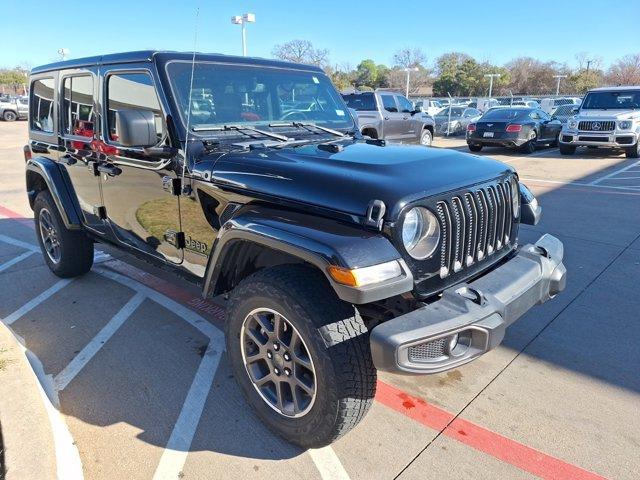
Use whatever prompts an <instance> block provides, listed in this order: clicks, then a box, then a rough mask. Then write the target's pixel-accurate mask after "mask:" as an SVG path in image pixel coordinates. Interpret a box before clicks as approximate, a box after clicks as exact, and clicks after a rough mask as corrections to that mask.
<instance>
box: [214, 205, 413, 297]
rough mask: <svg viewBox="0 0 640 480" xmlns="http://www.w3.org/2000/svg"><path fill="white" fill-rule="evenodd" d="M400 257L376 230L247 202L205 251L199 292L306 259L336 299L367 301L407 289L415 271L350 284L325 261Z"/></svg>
mask: <svg viewBox="0 0 640 480" xmlns="http://www.w3.org/2000/svg"><path fill="white" fill-rule="evenodd" d="M332 228H333V231H331V229H332ZM345 229H348V230H350V231H349V232H347V231H346V230H345ZM399 259H400V255H399V253H398V252H397V250H396V249H395V248H394V247H393V246H392V245H391V242H389V240H388V239H387V238H386V237H383V236H382V235H380V234H378V233H377V232H376V233H374V232H371V233H369V232H366V231H364V230H362V229H361V228H357V227H347V226H345V225H344V224H338V223H337V222H335V221H330V220H329V219H325V220H322V219H320V220H319V219H318V218H317V217H315V216H311V215H309V214H304V213H299V212H292V211H286V212H283V211H281V210H279V209H272V208H268V207H264V208H260V207H258V208H251V209H248V210H245V211H244V212H242V213H240V214H238V215H237V216H236V217H234V218H233V219H231V220H229V221H227V222H226V223H225V224H224V225H223V226H222V228H221V229H220V232H219V234H218V237H217V238H216V241H215V242H214V245H213V248H212V251H211V254H210V256H209V261H208V264H207V269H206V272H205V277H204V283H203V291H202V293H203V296H205V297H211V296H215V295H220V294H222V293H226V292H229V291H231V290H232V289H233V288H234V287H235V286H236V285H237V284H238V283H239V282H240V281H242V280H243V279H244V278H246V277H247V276H249V275H251V274H252V273H255V272H256V271H258V270H260V269H262V268H267V267H273V266H276V265H282V264H304V265H307V266H309V267H310V268H314V269H317V270H319V271H320V272H321V273H322V275H323V276H324V277H325V278H326V279H327V281H328V282H329V284H330V285H331V287H332V289H333V290H334V291H335V293H336V295H337V296H338V297H339V298H340V299H342V300H344V301H347V302H349V303H353V304H362V303H368V302H371V301H375V300H380V299H382V298H388V297H390V296H393V295H395V294H399V293H404V292H407V291H410V290H411V289H412V288H413V277H412V276H411V274H410V273H409V272H408V269H405V271H406V275H404V276H402V277H399V278H398V279H394V280H391V281H389V282H383V283H382V284H380V285H375V286H373V287H350V286H346V285H342V284H339V283H337V282H335V281H334V280H333V279H332V278H331V277H330V276H329V273H328V271H327V269H328V267H329V266H332V265H335V266H339V267H343V268H357V267H363V266H369V265H373V264H377V263H384V262H387V261H391V260H399Z"/></svg>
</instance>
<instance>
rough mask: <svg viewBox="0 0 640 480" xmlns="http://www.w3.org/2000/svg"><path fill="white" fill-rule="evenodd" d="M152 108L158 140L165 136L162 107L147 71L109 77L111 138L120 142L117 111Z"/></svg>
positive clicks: (108, 105)
mask: <svg viewBox="0 0 640 480" xmlns="http://www.w3.org/2000/svg"><path fill="white" fill-rule="evenodd" d="M125 109H133V110H151V111H152V112H153V113H154V116H155V119H156V134H157V135H158V142H159V141H160V140H162V137H163V133H164V130H163V122H162V109H161V108H160V101H159V100H158V95H157V94H156V89H155V87H154V86H153V81H152V80H151V76H149V74H147V73H118V74H112V75H109V76H108V77H107V129H108V134H109V140H110V141H111V142H116V143H117V142H118V138H119V135H118V131H117V129H116V112H117V111H118V110H125Z"/></svg>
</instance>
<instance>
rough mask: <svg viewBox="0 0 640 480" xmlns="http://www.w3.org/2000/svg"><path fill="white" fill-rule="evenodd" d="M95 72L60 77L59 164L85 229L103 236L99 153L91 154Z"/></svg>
mask: <svg viewBox="0 0 640 480" xmlns="http://www.w3.org/2000/svg"><path fill="white" fill-rule="evenodd" d="M96 91H97V70H95V69H92V68H85V69H74V70H66V71H62V72H61V73H60V92H59V99H60V101H59V110H60V121H59V125H60V134H59V139H60V140H59V141H60V145H61V146H62V149H61V151H60V155H59V157H58V162H59V163H60V165H61V167H62V168H64V169H65V171H66V172H67V174H68V175H69V178H70V179H71V185H72V186H73V189H74V191H75V194H76V197H77V198H78V203H79V204H80V209H81V210H82V215H83V217H84V222H85V226H86V227H87V228H89V229H91V230H93V231H94V232H95V233H98V234H100V235H105V234H106V233H107V226H106V224H105V223H104V221H103V219H102V218H101V216H102V214H101V208H102V196H101V194H100V178H99V177H98V171H97V163H98V153H97V152H96V151H94V150H93V142H94V136H95V131H94V130H95V129H94V126H95V122H96Z"/></svg>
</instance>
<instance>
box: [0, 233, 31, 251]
mask: <svg viewBox="0 0 640 480" xmlns="http://www.w3.org/2000/svg"><path fill="white" fill-rule="evenodd" d="M0 242H4V243H8V244H9V245H14V246H16V247H20V248H24V249H25V250H29V251H31V252H39V251H40V247H38V246H37V245H34V244H33V243H27V242H23V241H21V240H17V239H15V238H12V237H7V236H6V235H0Z"/></svg>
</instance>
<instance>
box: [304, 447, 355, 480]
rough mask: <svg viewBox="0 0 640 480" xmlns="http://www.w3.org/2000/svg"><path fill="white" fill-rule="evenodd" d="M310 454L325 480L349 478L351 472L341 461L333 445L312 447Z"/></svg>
mask: <svg viewBox="0 0 640 480" xmlns="http://www.w3.org/2000/svg"><path fill="white" fill-rule="evenodd" d="M309 455H310V456H311V459H312V460H313V463H315V464H316V468H317V469H318V471H319V472H320V476H321V477H322V479H323V480H338V479H348V478H349V474H348V473H347V471H346V470H345V469H344V467H343V466H342V463H340V459H339V458H338V455H336V452H335V451H334V450H333V448H331V446H328V447H323V448H312V449H310V450H309Z"/></svg>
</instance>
